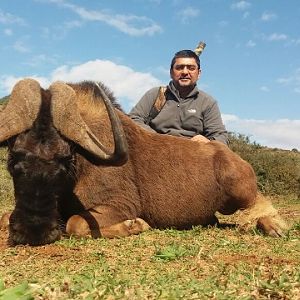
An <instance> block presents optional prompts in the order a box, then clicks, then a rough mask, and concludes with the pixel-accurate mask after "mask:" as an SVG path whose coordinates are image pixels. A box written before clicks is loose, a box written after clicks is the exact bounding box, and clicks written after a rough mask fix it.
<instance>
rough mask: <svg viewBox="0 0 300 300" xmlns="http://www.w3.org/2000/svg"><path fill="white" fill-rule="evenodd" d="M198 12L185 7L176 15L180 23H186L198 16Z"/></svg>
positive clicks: (195, 9)
mask: <svg viewBox="0 0 300 300" xmlns="http://www.w3.org/2000/svg"><path fill="white" fill-rule="evenodd" d="M199 13H200V10H199V9H197V8H193V7H187V8H185V9H183V10H181V11H180V12H179V13H178V16H179V17H180V19H181V22H182V23H188V21H190V20H191V19H192V18H196V17H198V16H199Z"/></svg>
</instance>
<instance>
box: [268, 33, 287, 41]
mask: <svg viewBox="0 0 300 300" xmlns="http://www.w3.org/2000/svg"><path fill="white" fill-rule="evenodd" d="M287 39H288V36H287V35H286V34H283V33H272V34H271V35H269V36H268V37H267V40H268V41H271V42H272V41H285V40H287Z"/></svg>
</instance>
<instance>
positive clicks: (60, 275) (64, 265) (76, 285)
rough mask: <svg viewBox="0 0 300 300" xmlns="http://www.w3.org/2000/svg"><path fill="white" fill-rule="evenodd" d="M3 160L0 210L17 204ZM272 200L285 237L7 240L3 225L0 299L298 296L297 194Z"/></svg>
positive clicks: (191, 233)
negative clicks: (285, 226)
mask: <svg viewBox="0 0 300 300" xmlns="http://www.w3.org/2000/svg"><path fill="white" fill-rule="evenodd" d="M2 154H3V153H2ZM2 157H3V156H2ZM0 159H1V155H0ZM4 162H5V158H2V161H1V162H0V182H1V186H0V189H1V190H0V191H1V192H0V204H1V205H0V213H3V212H5V211H7V210H8V209H10V208H12V205H13V192H12V184H11V179H10V178H9V176H8V174H7V172H6V170H5V166H4ZM274 203H275V206H276V207H278V208H279V210H280V211H281V213H282V215H283V216H284V217H285V218H286V219H287V220H289V221H290V222H291V223H292V224H293V226H292V228H291V229H290V230H289V231H288V232H287V234H286V237H284V238H279V239H274V238H269V237H265V236H263V235H261V234H259V233H258V232H256V231H253V232H251V233H241V232H239V231H238V230H237V229H236V228H234V227H233V228H232V227H229V226H228V227H224V228H216V227H211V228H202V227H195V228H193V229H192V230H188V231H177V230H173V229H168V230H151V231H148V232H145V233H143V234H140V235H137V236H131V237H128V238H120V239H112V240H108V239H96V240H95V239H89V238H81V239H76V238H73V237H65V238H63V239H61V240H60V241H58V242H56V243H54V244H51V245H46V246H40V247H28V246H17V247H13V248H9V247H7V246H6V239H7V232H5V231H0V299H4V300H15V299H23V300H25V299H48V300H50V299H110V300H112V299H170V300H171V299H219V300H220V299H226V300H227V299H295V300H297V299H300V296H299V295H300V251H299V249H300V203H299V199H296V198H293V197H290V198H288V197H286V198H284V199H283V198H280V197H278V198H274ZM220 217H221V216H220ZM234 218H235V217H234V216H233V217H230V218H228V217H226V218H225V217H221V218H220V219H221V222H229V223H234ZM1 279H2V281H1Z"/></svg>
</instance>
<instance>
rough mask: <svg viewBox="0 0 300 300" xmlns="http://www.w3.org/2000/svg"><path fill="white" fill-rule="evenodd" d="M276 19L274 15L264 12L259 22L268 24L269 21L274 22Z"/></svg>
mask: <svg viewBox="0 0 300 300" xmlns="http://www.w3.org/2000/svg"><path fill="white" fill-rule="evenodd" d="M276 18H277V15H276V14H274V13H267V12H264V13H263V14H262V15H261V18H260V19H261V20H262V21H263V22H268V21H271V20H274V19H276Z"/></svg>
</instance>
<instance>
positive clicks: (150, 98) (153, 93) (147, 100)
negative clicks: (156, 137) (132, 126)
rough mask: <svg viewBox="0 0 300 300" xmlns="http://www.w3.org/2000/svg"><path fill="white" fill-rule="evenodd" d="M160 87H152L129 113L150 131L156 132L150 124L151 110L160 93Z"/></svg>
mask: <svg viewBox="0 0 300 300" xmlns="http://www.w3.org/2000/svg"><path fill="white" fill-rule="evenodd" d="M158 90H159V87H156V88H152V89H151V90H149V91H148V92H146V93H145V94H144V96H143V97H142V98H141V99H140V101H139V102H138V103H137V104H136V105H135V106H134V107H133V108H132V110H131V111H130V113H129V116H130V118H131V119H132V120H133V121H135V122H136V123H137V124H139V125H140V126H141V127H143V128H144V129H146V130H148V131H152V132H155V131H154V130H153V129H152V128H151V127H150V126H149V125H148V124H147V121H148V117H149V113H150V110H151V108H152V106H153V104H154V101H155V99H156V98H157V95H158Z"/></svg>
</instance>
